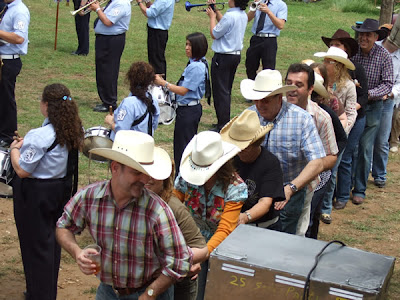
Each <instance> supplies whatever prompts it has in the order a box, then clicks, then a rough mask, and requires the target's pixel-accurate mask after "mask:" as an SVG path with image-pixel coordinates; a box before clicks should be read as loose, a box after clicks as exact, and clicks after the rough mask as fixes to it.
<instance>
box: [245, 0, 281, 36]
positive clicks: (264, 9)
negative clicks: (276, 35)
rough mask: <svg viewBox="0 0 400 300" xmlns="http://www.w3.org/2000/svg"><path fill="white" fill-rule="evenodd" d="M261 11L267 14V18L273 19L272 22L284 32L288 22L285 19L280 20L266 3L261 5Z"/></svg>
mask: <svg viewBox="0 0 400 300" xmlns="http://www.w3.org/2000/svg"><path fill="white" fill-rule="evenodd" d="M259 9H260V11H261V12H265V13H266V14H267V16H268V17H269V18H270V19H271V22H272V23H273V24H274V25H275V26H276V28H278V29H279V30H282V29H283V27H285V23H286V21H285V20H284V19H278V18H277V17H276V16H275V15H274V13H273V12H272V11H271V10H270V9H269V8H268V5H267V4H265V3H261V4H260V8H259ZM247 17H248V15H247Z"/></svg>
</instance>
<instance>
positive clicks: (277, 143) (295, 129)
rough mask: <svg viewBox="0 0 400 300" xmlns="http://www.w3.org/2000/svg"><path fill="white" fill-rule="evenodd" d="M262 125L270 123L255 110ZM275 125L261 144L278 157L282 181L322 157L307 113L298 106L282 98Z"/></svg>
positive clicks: (320, 144)
mask: <svg viewBox="0 0 400 300" xmlns="http://www.w3.org/2000/svg"><path fill="white" fill-rule="evenodd" d="M249 109H250V110H254V111H256V112H257V114H258V117H259V119H260V123H261V126H266V125H267V124H268V123H270V122H269V121H268V120H265V119H264V118H263V117H262V116H261V115H260V114H259V112H258V111H257V109H256V106H255V105H253V106H251V107H250V108H249ZM273 123H274V128H273V129H272V130H271V131H270V132H269V133H267V135H266V136H265V140H264V142H263V144H262V145H263V146H264V147H266V148H267V150H269V151H270V152H272V153H273V154H275V156H276V157H278V159H279V162H280V163H281V167H282V171H283V184H284V185H286V184H288V183H289V182H291V181H292V180H293V179H295V178H296V177H297V176H298V175H299V174H300V173H301V171H302V170H303V169H304V167H305V166H306V165H307V164H308V163H309V162H310V161H312V160H315V159H318V158H322V157H325V150H324V147H323V146H322V142H321V139H320V137H319V135H318V132H317V129H316V128H315V125H314V121H313V119H312V117H311V116H310V114H309V113H308V112H306V111H305V110H304V109H302V108H300V107H298V106H297V105H294V104H291V103H288V102H286V101H282V107H281V110H280V111H279V113H278V115H277V116H276V117H275V120H274V122H273Z"/></svg>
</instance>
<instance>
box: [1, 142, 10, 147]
mask: <svg viewBox="0 0 400 300" xmlns="http://www.w3.org/2000/svg"><path fill="white" fill-rule="evenodd" d="M0 147H2V148H10V143H8V142H6V141H4V140H0Z"/></svg>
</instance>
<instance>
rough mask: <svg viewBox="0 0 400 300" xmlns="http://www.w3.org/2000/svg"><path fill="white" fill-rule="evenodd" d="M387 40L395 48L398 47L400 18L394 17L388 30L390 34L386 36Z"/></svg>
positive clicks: (399, 44) (399, 42)
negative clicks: (394, 20) (390, 28)
mask: <svg viewBox="0 0 400 300" xmlns="http://www.w3.org/2000/svg"><path fill="white" fill-rule="evenodd" d="M388 41H389V42H391V43H392V44H393V45H394V46H396V47H397V48H400V18H397V19H396V22H395V23H394V25H393V28H392V31H391V32H390V35H389V37H388Z"/></svg>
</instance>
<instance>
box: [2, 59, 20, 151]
mask: <svg viewBox="0 0 400 300" xmlns="http://www.w3.org/2000/svg"><path fill="white" fill-rule="evenodd" d="M3 63H4V65H3V67H2V68H1V80H0V120H1V122H0V140H4V141H5V142H8V143H11V142H12V141H13V136H14V131H15V130H17V103H16V102H15V83H16V81H17V76H18V74H19V72H20V71H21V68H22V62H21V59H19V58H17V59H3Z"/></svg>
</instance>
